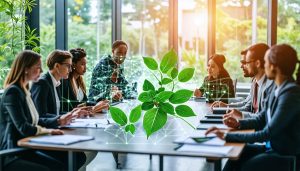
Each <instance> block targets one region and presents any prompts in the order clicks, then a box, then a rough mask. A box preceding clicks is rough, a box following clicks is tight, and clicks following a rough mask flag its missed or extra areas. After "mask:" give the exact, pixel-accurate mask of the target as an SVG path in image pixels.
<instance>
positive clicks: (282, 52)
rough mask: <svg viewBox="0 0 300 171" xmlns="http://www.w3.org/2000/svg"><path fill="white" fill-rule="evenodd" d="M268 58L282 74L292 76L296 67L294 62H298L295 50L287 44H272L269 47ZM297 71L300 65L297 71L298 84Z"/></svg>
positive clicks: (299, 81)
mask: <svg viewBox="0 0 300 171" xmlns="http://www.w3.org/2000/svg"><path fill="white" fill-rule="evenodd" d="M268 59H269V61H270V63H271V64H273V65H275V66H277V67H278V68H279V69H280V71H281V73H282V74H284V75H286V76H289V77H292V76H293V73H294V71H295V69H296V64H297V63H299V61H298V59H297V52H296V50H295V49H294V48H293V47H292V46H290V45H288V44H279V45H273V46H272V47H271V48H270V52H269V54H268ZM299 73H300V67H298V71H297V83H298V84H299V83H300V78H299V76H300V75H299Z"/></svg>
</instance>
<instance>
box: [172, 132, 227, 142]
mask: <svg viewBox="0 0 300 171" xmlns="http://www.w3.org/2000/svg"><path fill="white" fill-rule="evenodd" d="M205 132H206V131H204V130H196V131H193V132H192V133H191V134H189V135H187V136H182V137H179V138H177V139H175V140H174V143H178V144H201V145H210V146H223V145H224V144H225V141H224V140H221V139H220V138H218V137H216V135H215V134H208V135H205ZM199 139H200V140H203V141H197V140H199Z"/></svg>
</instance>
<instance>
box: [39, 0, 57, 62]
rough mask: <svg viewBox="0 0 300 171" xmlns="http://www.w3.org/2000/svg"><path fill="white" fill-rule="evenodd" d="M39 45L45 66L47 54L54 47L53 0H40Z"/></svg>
mask: <svg viewBox="0 0 300 171" xmlns="http://www.w3.org/2000/svg"><path fill="white" fill-rule="evenodd" d="M40 47H41V55H42V61H43V68H47V66H46V59H47V56H48V55H49V53H50V52H51V51H53V50H54V49H55V0H40Z"/></svg>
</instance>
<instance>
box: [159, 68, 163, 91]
mask: <svg viewBox="0 0 300 171" xmlns="http://www.w3.org/2000/svg"><path fill="white" fill-rule="evenodd" d="M159 73H160V82H161V85H160V87H162V79H163V75H162V72H161V71H159Z"/></svg>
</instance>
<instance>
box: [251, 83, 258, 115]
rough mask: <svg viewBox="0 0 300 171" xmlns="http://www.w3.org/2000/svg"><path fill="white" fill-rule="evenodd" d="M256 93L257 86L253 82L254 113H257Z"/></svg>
mask: <svg viewBox="0 0 300 171" xmlns="http://www.w3.org/2000/svg"><path fill="white" fill-rule="evenodd" d="M257 93H258V84H257V82H255V84H254V93H253V104H252V106H253V111H254V112H255V113H256V112H257V111H258V100H257Z"/></svg>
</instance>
